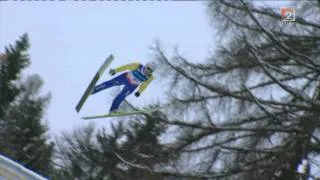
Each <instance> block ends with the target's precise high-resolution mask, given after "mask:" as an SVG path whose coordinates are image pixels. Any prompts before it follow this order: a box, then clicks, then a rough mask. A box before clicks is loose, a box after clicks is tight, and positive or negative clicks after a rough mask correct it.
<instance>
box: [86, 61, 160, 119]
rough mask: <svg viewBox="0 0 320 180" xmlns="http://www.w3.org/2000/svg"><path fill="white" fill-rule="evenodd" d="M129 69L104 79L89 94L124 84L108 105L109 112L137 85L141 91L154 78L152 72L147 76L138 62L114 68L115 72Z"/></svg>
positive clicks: (114, 109) (143, 67)
mask: <svg viewBox="0 0 320 180" xmlns="http://www.w3.org/2000/svg"><path fill="white" fill-rule="evenodd" d="M125 70H129V71H127V72H125V73H122V74H120V75H118V76H116V77H114V78H113V79H110V80H109V81H105V82H103V83H101V84H99V85H97V86H95V87H94V88H93V91H92V93H91V94H95V93H97V92H99V91H102V90H104V89H107V88H110V87H113V86H119V85H124V87H123V89H122V91H121V92H120V93H119V94H118V95H117V96H116V97H115V99H114V100H113V102H112V105H111V107H110V113H111V112H115V111H117V110H118V108H119V106H120V104H121V102H122V101H123V100H124V99H125V98H126V97H127V96H128V95H130V94H131V93H132V92H133V91H134V90H135V89H136V88H137V87H138V86H139V85H140V87H139V89H138V92H139V93H142V92H143V91H144V90H145V89H146V88H147V86H148V85H149V84H150V82H151V81H152V80H153V79H154V77H153V76H152V74H150V75H149V76H148V75H147V74H145V66H143V65H142V64H140V63H131V64H127V65H124V66H120V67H118V68H116V69H115V72H116V73H118V72H122V71H125Z"/></svg>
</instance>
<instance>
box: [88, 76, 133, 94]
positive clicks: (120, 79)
mask: <svg viewBox="0 0 320 180" xmlns="http://www.w3.org/2000/svg"><path fill="white" fill-rule="evenodd" d="M125 81H127V80H126V77H125V74H121V75H119V76H116V77H114V78H113V79H110V80H109V81H105V82H103V83H101V84H99V85H97V86H95V87H94V88H93V90H92V92H91V94H95V93H97V92H100V91H102V90H104V89H107V88H110V87H112V86H118V85H122V84H125V83H126V82H125Z"/></svg>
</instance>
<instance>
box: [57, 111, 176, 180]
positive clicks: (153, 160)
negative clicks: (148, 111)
mask: <svg viewBox="0 0 320 180" xmlns="http://www.w3.org/2000/svg"><path fill="white" fill-rule="evenodd" d="M165 129H166V127H165V126H164V125H163V124H162V123H160V122H159V121H157V120H155V119H152V118H150V117H149V118H146V119H140V120H138V119H134V118H133V119H132V123H129V125H128V126H127V127H125V125H124V124H123V123H118V124H117V125H113V126H112V131H111V132H106V130H105V129H104V128H103V129H100V130H99V131H98V132H97V133H96V135H94V134H95V133H94V131H95V129H94V127H93V126H87V127H85V128H83V129H80V130H75V131H74V132H73V133H72V134H64V136H63V137H62V138H61V139H60V141H58V143H57V147H58V154H59V157H60V158H59V162H60V163H61V166H62V168H61V169H60V179H106V180H109V179H110V180H111V179H112V180H125V179H140V180H160V179H163V176H162V175H161V174H157V173H152V172H150V170H149V169H154V168H156V166H157V165H159V164H161V163H163V162H168V161H169V159H170V158H171V156H170V155H169V154H168V153H167V150H166V148H165V147H164V146H162V145H161V143H160V141H159V137H160V135H161V134H162V133H163V132H164V130H165Z"/></svg>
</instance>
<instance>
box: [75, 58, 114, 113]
mask: <svg viewBox="0 0 320 180" xmlns="http://www.w3.org/2000/svg"><path fill="white" fill-rule="evenodd" d="M113 59H114V57H113V55H112V54H110V56H109V57H108V58H107V59H106V60H105V61H104V62H103V64H102V65H101V67H100V68H99V70H98V71H97V73H96V74H95V76H94V77H93V78H92V80H91V82H90V83H89V86H88V87H87V89H86V90H85V92H84V93H83V95H82V96H81V98H80V100H79V102H78V104H77V105H76V111H77V112H79V111H80V109H81V108H82V106H83V104H84V102H85V101H86V100H87V98H88V96H89V95H90V93H91V91H92V89H93V88H94V86H95V85H96V83H97V81H98V80H99V78H100V77H101V76H102V74H103V73H104V72H105V70H106V69H107V68H108V66H109V65H110V64H111V62H112V61H113Z"/></svg>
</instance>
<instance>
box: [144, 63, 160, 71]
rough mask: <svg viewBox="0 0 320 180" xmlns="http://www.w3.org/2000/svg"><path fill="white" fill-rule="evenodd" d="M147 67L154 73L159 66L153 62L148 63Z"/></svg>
mask: <svg viewBox="0 0 320 180" xmlns="http://www.w3.org/2000/svg"><path fill="white" fill-rule="evenodd" d="M145 67H148V68H150V69H151V70H152V71H155V70H156V69H157V65H156V63H155V62H153V61H150V62H148V63H147V64H146V65H145Z"/></svg>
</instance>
